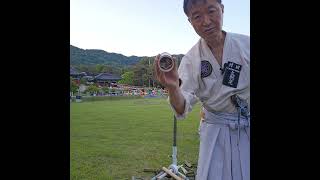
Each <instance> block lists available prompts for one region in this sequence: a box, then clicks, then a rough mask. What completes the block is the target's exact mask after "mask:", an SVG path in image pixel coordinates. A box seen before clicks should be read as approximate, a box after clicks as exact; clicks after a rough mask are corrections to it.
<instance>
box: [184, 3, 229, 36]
mask: <svg viewBox="0 0 320 180" xmlns="http://www.w3.org/2000/svg"><path fill="white" fill-rule="evenodd" d="M188 18H189V21H190V23H191V24H192V26H193V28H194V30H195V31H196V32H197V34H198V35H199V36H200V37H202V38H204V39H205V40H208V39H211V38H213V37H214V36H216V35H217V34H218V33H220V32H221V30H222V23H223V5H222V4H220V3H218V2H217V1H216V0H206V1H205V2H199V3H196V4H194V5H192V6H191V8H190V10H189V13H188Z"/></svg>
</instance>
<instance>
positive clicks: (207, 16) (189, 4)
mask: <svg viewBox="0 0 320 180" xmlns="http://www.w3.org/2000/svg"><path fill="white" fill-rule="evenodd" d="M184 12H185V14H186V15H187V17H188V20H189V22H190V23H191V25H192V26H193V28H194V30H195V31H196V32H197V34H198V35H199V36H200V37H201V38H200V40H199V41H198V42H197V43H196V44H195V45H194V46H193V47H192V48H191V50H190V51H189V52H188V53H187V54H186V55H185V56H184V57H183V59H182V61H181V63H180V66H179V69H178V70H177V68H176V67H175V68H174V69H173V70H172V71H170V72H162V71H160V70H159V67H158V66H155V71H156V75H157V79H158V81H159V82H160V83H161V84H162V85H163V86H165V87H166V88H167V89H168V91H169V102H170V105H171V106H172V109H173V111H174V113H175V116H176V117H177V119H184V118H185V117H186V115H187V113H188V112H190V111H191V110H192V107H193V105H194V104H195V103H196V102H197V100H198V99H199V100H200V101H201V103H202V106H203V107H204V109H203V110H204V116H205V117H204V122H203V124H202V125H201V130H200V149H199V160H198V168H197V176H196V179H197V180H249V179H250V129H249V126H250V113H249V112H250V109H249V106H250V37H248V36H245V35H240V34H235V33H229V32H225V31H223V30H222V24H223V12H224V6H223V4H222V3H221V0H184ZM158 61H159V55H158V56H157V57H156V58H155V64H157V63H158Z"/></svg>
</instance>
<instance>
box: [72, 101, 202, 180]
mask: <svg viewBox="0 0 320 180" xmlns="http://www.w3.org/2000/svg"><path fill="white" fill-rule="evenodd" d="M199 108H200V107H199V104H197V105H196V106H195V107H194V109H193V111H192V112H191V113H190V114H189V115H188V118H186V119H185V120H181V121H178V123H177V125H178V134H177V147H178V164H180V163H182V162H183V161H184V160H187V161H189V162H191V163H197V159H198V151H199V136H198V134H197V133H198V126H199V111H200V109H199ZM70 111H71V117H70V126H71V129H70V142H71V145H70V149H71V152H70V158H71V159H70V161H71V167H70V168H71V169H70V171H71V179H72V180H76V179H86V180H87V179H88V180H91V179H92V180H93V179H99V180H100V179H101V180H102V179H114V180H118V179H130V180H131V177H132V176H136V177H151V176H153V174H152V173H147V172H143V169H144V168H155V169H158V168H160V167H162V166H168V165H170V164H171V162H172V160H171V157H169V155H171V154H172V136H173V134H172V132H173V114H172V111H171V109H170V107H169V105H168V102H167V101H166V99H131V100H109V101H94V102H82V103H74V102H72V103H71V105H70Z"/></svg>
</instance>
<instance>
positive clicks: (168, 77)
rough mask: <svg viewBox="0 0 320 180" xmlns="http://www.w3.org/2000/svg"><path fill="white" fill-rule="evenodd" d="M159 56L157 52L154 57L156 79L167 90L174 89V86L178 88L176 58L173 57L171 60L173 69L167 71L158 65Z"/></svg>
mask: <svg viewBox="0 0 320 180" xmlns="http://www.w3.org/2000/svg"><path fill="white" fill-rule="evenodd" d="M159 57H160V54H158V55H157V56H156V57H155V61H154V70H155V73H156V78H157V80H158V81H159V82H160V83H161V84H162V85H163V86H164V87H166V88H167V89H169V90H174V89H176V88H179V75H178V70H177V65H176V59H175V58H174V57H173V61H174V67H173V69H172V70H171V71H169V72H163V71H161V70H160V68H159V66H158V61H159Z"/></svg>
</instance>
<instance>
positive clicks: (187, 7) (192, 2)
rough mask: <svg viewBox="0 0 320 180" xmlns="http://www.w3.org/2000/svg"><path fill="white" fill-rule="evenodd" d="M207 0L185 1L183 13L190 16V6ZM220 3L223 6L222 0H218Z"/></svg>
mask: <svg viewBox="0 0 320 180" xmlns="http://www.w3.org/2000/svg"><path fill="white" fill-rule="evenodd" d="M205 1H207V0H184V1H183V11H184V13H185V14H186V15H187V16H188V12H189V10H190V7H191V6H190V5H191V4H192V5H193V4H196V3H197V2H205ZM217 2H218V3H220V4H221V0H217Z"/></svg>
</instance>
